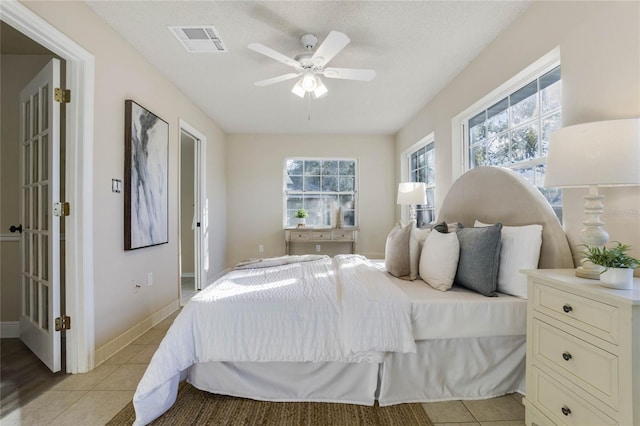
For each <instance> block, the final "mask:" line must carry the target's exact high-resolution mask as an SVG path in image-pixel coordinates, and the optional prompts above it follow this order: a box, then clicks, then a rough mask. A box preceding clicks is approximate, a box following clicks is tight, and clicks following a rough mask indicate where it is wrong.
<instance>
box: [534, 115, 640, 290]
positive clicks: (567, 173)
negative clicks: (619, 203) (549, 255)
mask: <svg viewBox="0 0 640 426" xmlns="http://www.w3.org/2000/svg"><path fill="white" fill-rule="evenodd" d="M623 185H640V118H630V119H621V120H608V121H598V122H593V123H586V124H579V125H576V126H569V127H564V128H562V129H559V130H556V131H555V132H553V133H552V134H551V140H550V142H549V153H548V156H547V170H546V173H545V179H544V186H545V187H547V188H552V187H559V188H579V187H588V188H589V193H588V194H587V195H586V196H585V197H584V198H585V200H586V203H585V205H584V212H585V215H586V216H587V220H586V221H585V222H583V224H584V225H585V228H584V229H583V230H582V231H580V239H581V241H582V242H583V243H584V244H586V245H589V246H604V245H605V244H606V243H607V242H608V241H609V234H608V233H607V231H605V229H604V223H603V222H602V220H601V219H600V215H601V214H602V213H603V212H604V204H603V203H602V199H603V198H604V196H602V195H599V194H598V187H599V186H623ZM576 275H577V276H579V277H583V278H591V279H599V278H600V267H599V266H597V265H594V264H592V263H590V262H585V264H584V265H583V266H581V267H578V268H577V269H576Z"/></svg>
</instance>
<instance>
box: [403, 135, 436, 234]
mask: <svg viewBox="0 0 640 426" xmlns="http://www.w3.org/2000/svg"><path fill="white" fill-rule="evenodd" d="M433 147H434V143H433V141H432V142H430V143H428V144H426V145H423V146H422V147H421V148H418V149H416V150H414V151H411V152H410V153H409V154H408V155H407V159H408V161H409V165H408V170H409V181H410V182H424V183H425V184H426V185H427V204H426V205H419V206H416V223H417V226H418V228H420V227H422V226H424V225H427V224H429V223H431V222H433V221H434V220H435V219H436V217H435V202H434V192H435V187H436V185H435V158H434V149H433Z"/></svg>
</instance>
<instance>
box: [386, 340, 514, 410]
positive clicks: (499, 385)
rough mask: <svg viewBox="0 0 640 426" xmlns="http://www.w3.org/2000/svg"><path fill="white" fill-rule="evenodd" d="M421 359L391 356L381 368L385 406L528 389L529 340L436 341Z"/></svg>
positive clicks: (424, 346)
mask: <svg viewBox="0 0 640 426" xmlns="http://www.w3.org/2000/svg"><path fill="white" fill-rule="evenodd" d="M416 343H417V346H418V352H417V353H415V354H398V353H393V354H389V355H388V356H387V358H386V359H385V361H384V364H383V365H382V367H381V369H382V371H381V381H380V394H379V396H378V402H379V403H380V405H381V406H386V405H393V404H400V403H407V402H435V401H448V400H457V399H462V400H470V399H487V398H493V397H496V396H501V395H504V394H507V393H513V392H519V393H522V394H524V389H525V386H524V384H525V352H526V336H491V337H479V338H460V339H434V340H421V341H419V342H416Z"/></svg>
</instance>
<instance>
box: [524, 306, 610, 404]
mask: <svg viewBox="0 0 640 426" xmlns="http://www.w3.org/2000/svg"><path fill="white" fill-rule="evenodd" d="M531 337H532V339H533V345H532V348H533V357H534V361H538V362H539V363H541V364H545V365H548V366H550V367H551V368H554V367H555V368H556V369H560V371H562V373H563V375H565V376H566V377H567V378H568V379H569V380H571V381H572V382H574V383H576V384H577V385H579V386H580V387H581V388H583V389H585V390H586V391H587V392H589V393H590V394H592V395H594V396H596V397H597V398H598V399H600V400H601V401H603V402H604V403H606V404H607V405H608V406H610V407H611V408H613V409H616V410H617V409H618V404H619V401H618V377H619V376H618V369H619V368H620V367H619V360H618V357H617V356H616V355H614V354H611V353H609V352H607V351H605V350H603V349H600V348H598V347H596V346H594V345H592V344H590V343H588V342H585V341H584V340H582V339H579V338H577V337H575V336H572V335H570V334H568V333H565V332H564V331H562V330H560V329H558V328H555V327H553V326H552V325H549V324H547V323H545V322H543V321H540V320H539V319H537V318H534V319H533V323H532V336H531Z"/></svg>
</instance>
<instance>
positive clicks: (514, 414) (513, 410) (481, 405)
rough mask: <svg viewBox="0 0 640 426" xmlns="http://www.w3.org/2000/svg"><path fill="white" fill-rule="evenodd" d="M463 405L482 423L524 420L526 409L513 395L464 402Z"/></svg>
mask: <svg viewBox="0 0 640 426" xmlns="http://www.w3.org/2000/svg"><path fill="white" fill-rule="evenodd" d="M463 403H464V405H465V407H467V409H468V410H469V411H470V412H471V414H473V416H474V417H475V418H476V420H478V421H480V422H488V421H495V420H524V407H523V406H522V404H520V403H518V402H517V401H516V400H515V399H514V398H512V397H511V395H504V396H500V397H498V398H491V399H484V400H477V401H463Z"/></svg>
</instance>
